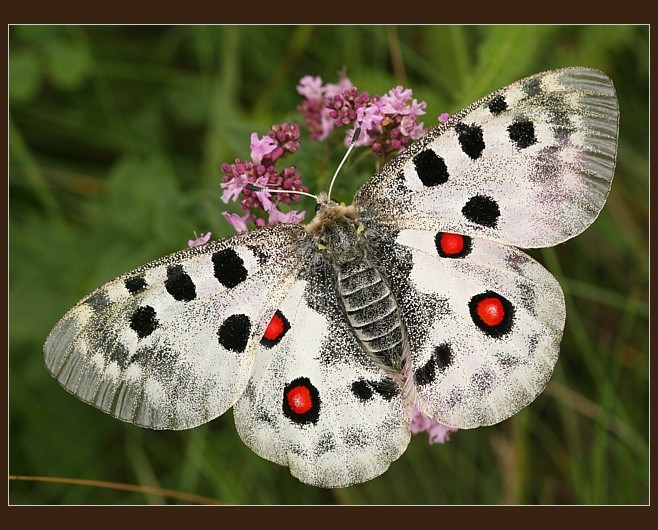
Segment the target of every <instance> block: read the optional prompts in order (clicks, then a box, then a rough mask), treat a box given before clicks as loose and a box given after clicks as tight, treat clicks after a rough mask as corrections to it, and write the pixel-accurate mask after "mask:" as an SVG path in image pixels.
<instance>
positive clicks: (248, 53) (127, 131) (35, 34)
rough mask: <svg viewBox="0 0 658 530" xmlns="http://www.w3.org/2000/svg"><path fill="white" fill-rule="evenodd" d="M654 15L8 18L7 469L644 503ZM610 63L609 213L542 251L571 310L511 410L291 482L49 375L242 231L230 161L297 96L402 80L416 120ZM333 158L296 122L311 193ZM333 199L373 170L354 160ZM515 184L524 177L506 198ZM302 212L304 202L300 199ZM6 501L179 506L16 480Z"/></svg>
mask: <svg viewBox="0 0 658 530" xmlns="http://www.w3.org/2000/svg"><path fill="white" fill-rule="evenodd" d="M648 43H649V31H648V27H647V26H530V27H527V26H484V27H482V26H466V27H462V26H402V27H385V26H315V27H313V26H252V27H250V26H228V27H222V26H214V27H204V26H173V27H172V26H12V27H10V29H9V45H10V48H9V52H10V53H9V60H10V65H9V66H10V79H9V88H10V100H9V104H10V108H9V110H10V116H9V131H10V144H9V152H10V173H9V193H10V203H9V206H10V211H9V236H10V240H9V249H10V263H9V266H10V269H9V273H10V276H9V288H10V290H9V296H10V300H9V309H10V320H9V324H10V345H9V346H10V351H9V370H10V372H9V376H10V379H9V385H10V386H9V413H10V418H9V419H10V422H9V429H10V431H9V444H10V447H9V449H10V452H9V458H10V461H9V472H10V474H12V475H29V476H48V477H64V478H75V479H94V480H102V481H113V482H123V483H128V484H133V485H137V486H156V487H159V488H166V489H170V490H175V491H181V492H188V493H193V494H196V495H200V496H204V497H208V498H212V499H216V500H217V501H218V502H222V503H249V504H262V503H267V504H291V503H294V504H307V503H314V504H332V503H346V504H353V503H358V504H501V503H502V504H518V503H524V504H565V503H568V504H645V503H648V484H649V479H648V477H649V464H648V462H649V460H648V458H649V457H648V453H649V451H648V178H649V177H648V119H649V112H648V101H649V98H648V79H649V74H648V69H649V66H648V64H649V61H648V57H649V51H648V50H649V48H648ZM570 65H582V66H590V67H595V68H600V69H602V70H604V71H605V72H607V73H608V74H609V75H610V77H611V78H612V79H613V80H614V82H615V85H616V88H617V91H618V96H619V101H620V108H621V132H620V143H619V155H618V163H617V171H616V177H615V180H614V182H613V187H612V192H611V194H610V197H609V199H608V202H607V205H606V207H605V208H604V210H603V212H602V214H601V215H600V217H599V218H598V220H597V221H596V222H595V223H594V224H593V225H592V227H590V228H589V229H588V230H587V231H586V232H585V233H583V234H582V235H580V236H579V237H577V238H575V239H573V240H571V241H569V242H567V243H565V244H562V245H559V246H558V247H557V248H553V249H548V250H544V251H533V252H531V254H532V255H533V256H535V257H536V258H537V259H539V260H540V261H542V262H543V263H544V264H545V265H546V266H547V267H548V268H549V269H550V270H551V271H552V272H553V273H554V274H555V275H556V276H557V277H558V279H559V281H560V283H561V285H562V286H563V288H564V291H565V295H566V301H567V324H566V330H565V334H564V339H563V343H562V350H561V356H560V360H559V362H558V365H557V368H556V372H555V375H554V377H553V379H552V381H551V383H550V384H549V386H548V387H547V389H546V391H545V392H544V393H543V394H542V395H541V396H540V397H539V398H538V399H537V400H536V401H535V402H534V403H533V404H532V405H531V406H529V407H528V408H526V409H525V410H523V411H522V412H520V413H519V414H517V415H516V416H514V417H513V418H511V419H510V420H508V421H505V422H503V423H502V424H499V425H496V426H494V427H489V428H481V429H476V430H471V431H460V432H458V433H456V434H455V435H453V436H452V439H451V441H450V442H449V443H448V444H446V445H443V446H439V445H433V446H430V445H428V442H427V437H426V435H425V434H421V435H418V436H415V437H413V439H412V441H411V444H410V446H409V448H408V450H407V452H406V453H405V454H404V455H403V456H402V457H401V458H400V459H399V460H398V461H396V462H394V463H393V464H392V465H391V468H390V469H389V471H388V472H386V473H384V474H383V475H382V476H380V477H378V478H376V479H374V480H372V481H370V482H368V483H365V484H361V485H356V486H352V487H350V488H344V489H336V490H324V489H320V488H315V487H311V486H306V485H304V484H301V483H299V482H298V481H297V480H296V479H294V478H293V477H291V476H290V474H289V472H288V470H287V468H284V467H281V466H278V465H276V464H273V463H270V462H267V461H265V460H263V459H261V458H259V457H258V456H256V455H255V454H254V453H252V452H251V450H250V449H248V448H247V447H246V446H245V445H244V444H243V443H242V442H241V440H240V439H239V437H238V435H237V434H236V431H235V427H234V425H233V421H232V414H231V412H228V413H227V414H225V415H224V416H223V417H221V418H219V419H217V420H215V421H212V422H210V423H209V424H207V425H204V426H202V427H199V428H196V429H192V430H190V431H186V432H154V431H148V430H143V429H140V428H138V427H135V426H132V425H128V424H125V423H122V422H120V421H118V420H116V419H113V418H111V417H110V416H108V415H106V414H103V413H101V412H99V411H97V410H96V409H94V408H92V407H90V406H88V405H86V404H84V403H82V402H80V401H78V399H77V398H74V397H73V396H71V395H69V394H68V393H67V392H66V391H64V390H63V389H62V388H61V387H60V386H59V385H58V384H57V383H56V382H55V380H54V379H52V377H51V376H50V375H49V373H48V372H47V371H46V369H45V368H44V366H43V362H42V357H41V355H42V354H41V348H42V345H43V342H44V340H45V338H46V336H47V334H48V332H49V331H50V329H51V328H52V327H53V326H54V324H55V323H56V321H57V320H58V319H59V317H61V316H62V315H63V314H64V312H65V311H66V310H67V309H69V307H71V306H72V305H73V304H74V303H75V302H76V301H77V300H78V299H79V298H81V297H82V296H83V295H85V294H86V293H88V292H89V291H91V290H92V289H93V288H95V287H97V286H98V285H100V284H101V283H103V282H105V281H107V280H110V279H112V278H113V277H115V276H117V275H118V274H120V273H123V272H126V271H128V270H130V269H132V268H134V267H136V266H138V265H141V264H142V263H144V262H146V261H149V260H151V259H154V258H157V257H160V256H162V255H164V254H166V253H169V252H173V251H175V250H178V249H181V248H184V247H186V246H187V240H188V239H190V238H191V237H192V233H193V231H194V230H196V231H197V232H205V231H208V230H211V231H212V232H213V238H220V237H223V236H225V235H229V234H231V233H232V229H231V227H230V226H229V225H228V224H227V223H226V222H225V221H224V219H223V217H222V216H221V212H222V211H223V210H225V209H229V210H230V211H237V210H235V208H233V206H234V205H230V206H231V207H230V208H227V207H226V206H225V205H224V204H222V203H220V202H219V196H220V188H219V182H220V175H221V171H220V164H221V163H223V162H232V161H233V160H234V159H235V158H236V157H241V158H243V159H247V158H248V157H249V135H250V133H251V132H252V131H256V132H258V133H259V134H261V135H262V134H265V133H266V132H267V130H268V129H269V127H270V125H272V124H274V123H277V122H284V121H288V122H292V121H296V122H301V118H300V116H299V115H298V114H297V112H296V110H295V108H296V105H297V104H298V103H299V102H300V101H301V100H300V97H299V96H298V94H297V93H296V91H295V86H296V84H297V83H298V81H299V79H300V78H301V77H302V76H304V75H309V74H310V75H320V76H322V78H323V79H324V80H325V81H326V82H336V81H337V79H338V74H337V73H338V71H339V70H341V69H342V68H344V67H345V68H346V71H347V74H348V76H349V77H350V78H351V79H352V81H353V82H354V83H355V85H356V86H358V87H359V88H360V89H363V90H367V91H368V92H369V93H370V94H371V95H374V94H383V93H385V92H386V91H388V90H389V89H391V88H393V87H394V86H396V85H397V84H403V85H405V86H407V87H410V88H412V89H413V90H414V96H415V97H417V98H418V99H419V100H425V101H427V103H428V107H427V111H428V112H427V116H425V118H426V119H425V123H426V124H434V123H436V117H437V116H438V115H439V114H441V113H442V112H450V113H452V112H455V111H457V110H459V109H460V108H462V107H463V106H465V105H467V104H468V103H470V102H471V101H473V100H475V99H477V98H478V97H480V96H483V95H485V94H486V93H488V92H490V91H491V90H494V89H496V88H499V87H501V86H504V85H506V84H508V83H510V82H512V81H515V80H516V79H518V78H521V77H524V76H526V75H530V74H532V73H535V72H538V71H542V70H546V69H551V68H557V67H563V66H570ZM343 153H344V148H343V147H341V146H340V144H339V143H338V142H337V141H334V142H333V143H332V142H325V143H321V144H316V143H312V142H311V141H310V140H309V139H308V136H307V135H303V136H302V146H301V149H300V150H299V151H298V153H296V154H295V158H294V159H293V160H292V162H293V163H295V164H297V166H298V168H299V171H300V173H301V174H302V176H303V181H304V183H305V184H306V185H307V186H308V187H309V189H310V190H311V191H312V192H318V191H322V189H323V187H324V186H325V184H324V183H325V182H326V179H327V178H328V177H330V176H331V173H332V172H333V170H334V168H335V167H336V165H337V163H338V161H339V159H340V157H341V156H342V154H343ZM353 158H354V161H353V162H351V167H348V169H347V170H343V173H342V177H341V179H339V184H338V188H337V195H338V198H339V199H342V200H347V201H349V200H350V199H351V196H352V194H353V193H354V191H355V190H356V188H357V187H358V186H359V185H360V184H362V183H363V182H364V181H365V180H366V179H367V178H368V175H369V174H371V173H372V172H373V171H374V168H375V161H374V159H373V158H372V157H368V156H364V155H358V156H357V157H353ZM511 192H513V190H511ZM304 205H305V206H306V207H307V208H308V209H309V210H310V211H311V212H312V208H313V204H312V201H311V200H308V201H306V200H305V202H304ZM9 488H10V497H9V499H10V503H12V504H70V503H76V504H133V503H134V504H141V503H163V502H168V503H183V502H189V500H185V499H178V498H175V497H170V496H163V495H161V494H149V493H143V492H136V493H135V492H126V491H119V490H116V489H112V488H109V487H108V488H97V487H89V486H80V485H73V484H51V483H44V482H35V481H11V482H10V484H9Z"/></svg>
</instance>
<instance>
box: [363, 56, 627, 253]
mask: <svg viewBox="0 0 658 530" xmlns="http://www.w3.org/2000/svg"><path fill="white" fill-rule="evenodd" d="M618 120H619V110H618V102H617V98H616V95H615V90H614V87H613V85H612V81H610V79H609V78H608V77H607V76H606V75H605V74H604V73H602V72H600V71H598V70H592V69H589V68H565V69H561V70H552V71H549V72H544V73H540V74H537V75H533V76H531V77H528V78H526V79H523V80H520V81H517V82H515V83H513V84H511V85H509V86H507V87H506V88H503V89H501V90H498V91H496V92H494V93H492V94H490V95H489V96H486V97H484V98H482V99H481V100H479V101H477V102H475V103H474V104H472V105H471V106H469V107H468V108H467V109H465V110H463V111H461V112H459V113H458V114H455V115H454V116H452V117H451V118H450V119H449V121H448V122H446V123H445V124H443V125H441V126H438V127H436V128H434V129H432V130H431V131H430V132H429V133H428V134H427V135H426V136H425V137H423V138H422V139H420V140H418V141H417V142H415V143H414V144H413V145H412V146H411V147H410V148H408V149H407V150H406V151H405V152H404V153H403V154H402V155H401V156H399V157H398V158H397V159H395V160H393V161H392V162H390V163H389V164H388V165H386V166H385V167H384V168H383V170H382V171H381V172H380V173H378V174H377V175H375V177H373V178H372V179H371V180H370V181H368V182H367V183H366V184H365V185H363V186H362V187H361V189H360V190H359V191H358V192H357V195H356V198H355V201H354V204H355V205H356V206H357V208H359V209H360V210H361V214H362V215H363V216H364V217H365V218H372V219H373V220H374V221H376V222H377V223H378V224H380V225H384V224H387V225H389V226H391V227H392V228H398V229H402V228H419V229H425V230H431V231H445V232H454V233H459V234H465V235H470V236H478V237H484V238H488V239H493V240H498V241H502V242H504V243H508V244H511V245H514V246H519V247H522V248H531V247H542V246H550V245H555V244H557V243H560V242H562V241H564V240H566V239H568V238H570V237H573V236H575V235H576V234H578V233H580V232H582V231H583V230H584V229H585V228H586V227H587V226H589V224H591V223H592V221H593V220H594V219H595V218H596V216H597V215H598V213H599V211H600V210H601V208H602V207H603V204H604V202H605V199H606V197H607V195H608V191H609V189H610V185H611V181H612V177H613V174H614V168H615V159H616V149H617V134H618Z"/></svg>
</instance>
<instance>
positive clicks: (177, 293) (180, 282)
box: [165, 265, 196, 302]
mask: <svg viewBox="0 0 658 530" xmlns="http://www.w3.org/2000/svg"><path fill="white" fill-rule="evenodd" d="M165 287H166V288H167V292H168V293H169V294H170V295H171V296H173V297H174V299H175V300H178V301H179V302H189V301H190V300H194V299H195V298H196V288H195V287H194V282H193V281H192V278H190V275H189V274H187V273H186V272H185V271H184V270H183V266H182V265H170V266H169V267H167V279H166V280H165Z"/></svg>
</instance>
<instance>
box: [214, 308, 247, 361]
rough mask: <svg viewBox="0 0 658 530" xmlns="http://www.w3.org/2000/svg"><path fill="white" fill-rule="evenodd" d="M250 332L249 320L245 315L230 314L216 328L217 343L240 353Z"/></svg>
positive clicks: (245, 345)
mask: <svg viewBox="0 0 658 530" xmlns="http://www.w3.org/2000/svg"><path fill="white" fill-rule="evenodd" d="M250 334H251V320H249V317H248V316H247V315H231V316H230V317H228V318H227V319H226V320H224V322H222V325H221V326H220V327H219V329H218V330H217V338H218V339H219V343H220V344H221V345H222V346H224V348H226V349H227V350H231V351H234V352H236V353H242V352H243V351H244V350H245V348H246V347H247V342H248V340H249V335H250Z"/></svg>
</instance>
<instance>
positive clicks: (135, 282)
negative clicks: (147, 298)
mask: <svg viewBox="0 0 658 530" xmlns="http://www.w3.org/2000/svg"><path fill="white" fill-rule="evenodd" d="M123 284H124V285H125V286H126V289H128V292H129V293H130V294H137V293H139V292H141V291H143V290H144V289H146V279H145V278H144V275H143V274H138V275H137V276H133V277H132V278H127V279H126V280H125V281H124V282H123Z"/></svg>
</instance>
